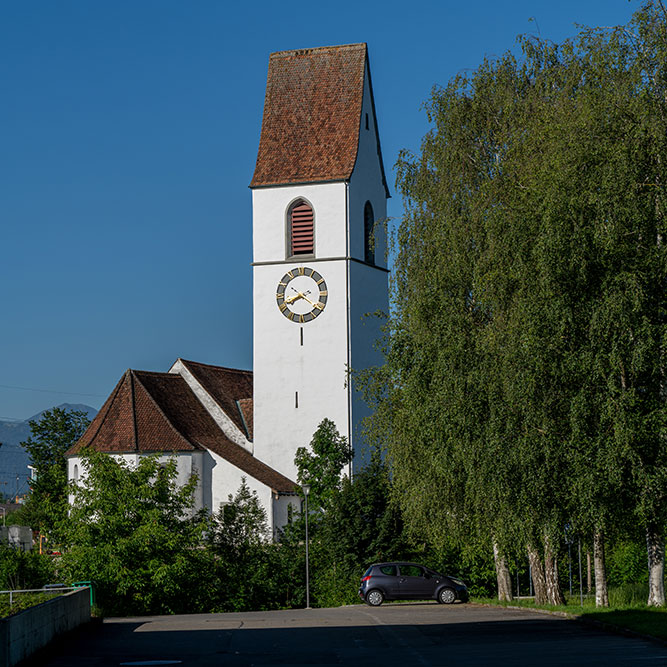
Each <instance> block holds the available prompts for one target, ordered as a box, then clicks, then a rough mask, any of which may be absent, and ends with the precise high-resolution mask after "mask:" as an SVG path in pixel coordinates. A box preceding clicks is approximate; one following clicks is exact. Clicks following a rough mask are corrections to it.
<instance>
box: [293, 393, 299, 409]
mask: <svg viewBox="0 0 667 667" xmlns="http://www.w3.org/2000/svg"><path fill="white" fill-rule="evenodd" d="M294 407H295V408H298V407H299V392H298V391H295V392H294Z"/></svg>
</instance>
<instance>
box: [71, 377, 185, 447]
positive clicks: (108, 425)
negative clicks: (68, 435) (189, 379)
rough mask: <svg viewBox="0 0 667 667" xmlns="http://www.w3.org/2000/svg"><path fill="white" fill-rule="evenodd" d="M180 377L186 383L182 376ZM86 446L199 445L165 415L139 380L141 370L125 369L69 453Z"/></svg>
mask: <svg viewBox="0 0 667 667" xmlns="http://www.w3.org/2000/svg"><path fill="white" fill-rule="evenodd" d="M155 375H167V373H156V374H155ZM175 377H179V376H175ZM181 381H182V382H183V384H185V381H184V380H182V378H181ZM83 447H93V449H96V450H98V451H103V452H178V451H192V450H194V449H196V447H194V446H193V445H192V443H190V442H188V440H186V439H185V438H184V437H183V436H182V435H181V434H180V433H179V432H178V431H177V430H176V429H174V427H173V426H172V425H171V424H170V423H169V421H168V420H167V419H166V418H165V415H164V413H163V412H162V410H161V409H160V407H159V406H158V404H157V403H156V402H155V400H154V399H153V397H152V396H151V395H150V394H149V393H148V392H147V391H146V388H145V387H144V385H143V384H142V382H141V381H140V373H138V372H137V371H133V370H128V371H126V372H125V374H124V375H123V377H122V378H121V380H120V382H119V383H118V384H117V385H116V388H115V389H114V390H113V392H112V393H111V396H109V398H108V399H107V400H106V402H105V403H104V405H103V406H102V409H101V410H100V411H99V412H98V413H97V415H96V416H95V418H94V419H93V421H92V422H91V424H90V426H89V427H88V428H87V430H86V432H85V433H84V434H83V436H81V438H80V439H79V441H78V442H77V443H76V444H75V445H74V446H73V447H72V448H71V449H70V450H69V451H68V452H67V453H68V454H76V453H77V452H78V451H79V450H81V449H82V448H83Z"/></svg>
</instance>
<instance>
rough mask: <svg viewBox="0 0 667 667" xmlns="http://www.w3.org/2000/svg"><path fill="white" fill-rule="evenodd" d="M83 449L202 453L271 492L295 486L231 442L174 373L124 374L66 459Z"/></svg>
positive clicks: (290, 488) (283, 490) (288, 489)
mask: <svg viewBox="0 0 667 667" xmlns="http://www.w3.org/2000/svg"><path fill="white" fill-rule="evenodd" d="M190 363H193V362H190ZM202 365H203V364H202ZM227 370H231V369H227ZM240 373H244V371H240ZM246 373H247V372H246ZM84 447H92V448H93V449H96V450H99V451H104V452H110V453H120V452H142V453H148V452H165V453H171V452H178V451H194V450H202V449H204V448H206V449H209V450H210V451H212V452H214V453H216V454H218V456H220V457H222V458H223V459H225V460H227V461H229V462H230V463H232V464H233V465H235V466H236V467H237V468H239V469H240V470H242V471H243V472H245V473H247V474H248V475H250V476H252V477H254V478H255V479H257V480H259V481H260V482H262V483H263V484H266V485H267V486H269V487H270V488H271V489H273V490H274V491H277V492H279V493H293V492H294V489H295V484H294V482H292V481H291V480H289V479H288V478H287V477H285V476H284V475H281V474H280V473H279V472H277V471H276V470H273V468H270V467H269V466H267V465H266V464H265V463H262V462H261V461H259V460H258V459H256V458H255V457H254V456H253V455H252V454H250V452H248V451H246V450H245V449H244V448H243V447H241V446H240V445H237V444H236V443H234V442H232V441H231V440H229V439H228V438H227V437H226V436H225V434H224V433H223V432H222V430H221V429H220V428H219V427H218V425H217V424H216V423H215V420H214V419H213V418H212V417H211V415H210V414H209V412H208V411H207V410H206V408H205V407H204V406H203V405H202V404H201V403H200V401H199V400H198V399H197V397H196V396H195V394H194V393H193V391H192V390H191V389H190V387H189V385H188V383H187V382H186V381H185V380H184V379H183V378H182V377H181V376H180V375H177V374H174V373H153V372H149V371H134V370H128V371H127V372H126V373H125V374H124V376H123V377H122V378H121V380H120V382H119V383H118V384H117V385H116V388H115V389H114V391H113V392H112V394H111V396H109V398H108V399H107V401H106V402H105V404H104V405H103V406H102V409H101V410H100V412H99V413H98V414H97V415H96V417H95V419H93V421H92V422H91V424H90V426H89V427H88V429H87V430H86V432H85V433H84V434H83V436H82V437H81V439H80V440H79V441H78V442H77V443H76V444H75V445H74V446H73V447H72V448H71V449H70V450H69V451H68V452H67V454H68V455H69V456H72V455H76V454H78V453H79V452H80V451H81V449H82V448H84Z"/></svg>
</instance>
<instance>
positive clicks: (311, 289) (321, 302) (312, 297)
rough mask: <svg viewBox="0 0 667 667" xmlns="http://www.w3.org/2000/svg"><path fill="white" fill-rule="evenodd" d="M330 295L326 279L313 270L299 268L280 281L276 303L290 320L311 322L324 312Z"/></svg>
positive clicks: (303, 267)
mask: <svg viewBox="0 0 667 667" xmlns="http://www.w3.org/2000/svg"><path fill="white" fill-rule="evenodd" d="M328 295H329V293H328V291H327V284H326V283H325V282H324V278H322V276H321V275H320V274H319V273H318V272H317V271H313V269H309V268H308V267H306V266H299V267H297V268H295V269H292V270H291V271H288V272H287V273H286V274H285V275H284V276H283V277H282V278H281V279H280V282H279V283H278V289H277V290H276V302H277V303H278V308H280V312H281V313H282V314H283V315H284V316H285V317H286V318H287V319H288V320H292V322H299V323H302V322H310V321H311V320H314V319H315V318H316V317H317V316H318V315H319V314H320V313H321V312H322V311H323V310H324V306H326V305H327V297H328Z"/></svg>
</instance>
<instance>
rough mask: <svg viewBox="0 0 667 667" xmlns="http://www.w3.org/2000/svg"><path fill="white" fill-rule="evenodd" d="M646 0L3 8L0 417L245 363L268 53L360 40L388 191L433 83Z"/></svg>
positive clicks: (69, 0) (128, 0) (423, 126)
mask: <svg viewBox="0 0 667 667" xmlns="http://www.w3.org/2000/svg"><path fill="white" fill-rule="evenodd" d="M639 6H640V3H639V2H638V1H637V0H634V1H629V0H559V2H554V0H532V1H528V0H477V1H476V2H461V1H460V0H459V1H456V2H454V1H450V0H439V1H437V0H431V1H427V0H412V1H411V2H395V1H394V0H382V1H380V0H356V1H354V2H351V1H349V0H338V2H335V3H334V2H332V3H329V2H327V3H324V2H312V1H311V2H301V1H293V2H292V1H290V0H284V1H283V2H275V1H271V2H268V1H265V0H255V1H254V2H248V3H242V2H234V3H232V2H229V3H227V2H222V1H219V0H187V1H186V0H182V1H180V2H177V1H175V0H94V1H91V0H59V1H58V2H53V0H21V1H20V2H17V1H12V0H0V253H1V254H0V257H1V261H0V304H1V310H0V313H1V322H0V419H26V418H28V417H31V416H32V415H35V414H36V413H38V412H39V411H41V410H43V409H45V408H49V407H51V406H54V405H58V404H61V403H64V402H68V403H85V404H88V405H90V406H93V407H95V408H99V407H100V406H101V404H102V403H103V402H104V400H105V398H106V397H107V396H108V395H109V393H110V392H111V390H112V389H113V387H114V386H115V384H116V383H117V382H118V380H119V379H120V377H121V376H122V374H123V372H124V371H125V370H126V369H127V368H135V369H142V370H155V371H167V370H168V369H169V367H170V366H171V364H172V363H173V361H175V360H176V358H178V357H182V358H184V359H191V360H195V361H200V362H204V363H212V364H218V365H221V366H228V367H234V368H248V369H250V368H252V303H251V300H252V268H251V265H250V262H251V261H252V258H251V255H252V230H251V220H252V217H251V216H252V211H251V195H250V190H249V189H248V184H249V183H250V179H251V178H252V173H253V170H254V166H255V159H256V157H257V147H258V144H259V136H260V130H261V120H262V108H263V103H264V89H265V84H266V73H267V65H268V58H269V54H270V53H271V52H273V51H282V50H288V49H299V48H308V47H315V46H327V45H334V44H349V43H357V42H366V43H367V44H368V48H369V57H370V64H371V74H372V80H373V89H374V95H375V104H376V110H377V116H378V126H379V130H380V138H381V142H382V153H383V157H384V161H385V169H386V171H387V178H388V182H389V185H390V190H391V193H392V199H390V201H389V206H388V215H389V216H390V218H391V219H393V220H394V221H397V220H399V219H400V217H401V214H402V211H403V202H402V201H401V199H400V196H398V195H397V194H396V191H395V187H394V185H395V170H394V165H395V162H396V160H397V158H398V154H399V151H401V150H403V149H407V150H410V151H413V152H417V151H419V147H420V142H421V138H422V137H423V136H424V134H425V133H426V132H427V131H428V129H429V126H428V122H427V119H426V115H425V112H424V110H423V106H422V105H423V102H424V101H425V100H426V99H427V98H428V96H429V94H430V91H431V90H432V88H433V86H444V85H446V84H447V82H448V81H449V80H450V79H451V78H452V77H454V76H456V74H457V73H460V72H465V71H474V70H475V69H476V68H477V67H478V66H479V64H480V63H481V62H482V60H483V59H484V58H485V57H489V58H494V57H498V56H500V55H502V54H503V53H504V52H505V51H507V50H513V51H515V52H517V47H516V37H517V35H519V34H525V33H528V34H533V35H539V36H541V37H542V38H546V39H550V40H552V41H554V42H561V41H562V40H564V39H565V38H567V37H570V36H573V35H574V34H575V33H576V32H577V25H596V26H597V25H605V26H612V25H617V24H620V23H626V22H627V21H628V20H629V19H630V17H631V15H632V13H633V12H634V11H636V10H637V9H639Z"/></svg>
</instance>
